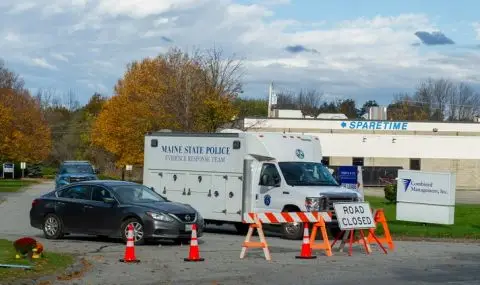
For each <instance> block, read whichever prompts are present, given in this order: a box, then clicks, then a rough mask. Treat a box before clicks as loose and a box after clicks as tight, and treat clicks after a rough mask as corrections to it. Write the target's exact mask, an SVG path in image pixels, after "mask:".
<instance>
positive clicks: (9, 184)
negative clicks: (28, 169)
mask: <svg viewBox="0 0 480 285" xmlns="http://www.w3.org/2000/svg"><path fill="white" fill-rule="evenodd" d="M37 183H38V181H37V180H20V179H18V180H16V179H0V192H4V193H12V192H17V191H18V190H20V189H22V188H23V187H28V186H31V185H33V184H37Z"/></svg>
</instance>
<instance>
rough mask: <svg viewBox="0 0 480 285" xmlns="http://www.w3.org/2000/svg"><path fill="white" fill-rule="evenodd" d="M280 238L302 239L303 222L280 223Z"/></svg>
mask: <svg viewBox="0 0 480 285" xmlns="http://www.w3.org/2000/svg"><path fill="white" fill-rule="evenodd" d="M282 238H284V239H290V240H301V239H303V223H286V224H282Z"/></svg>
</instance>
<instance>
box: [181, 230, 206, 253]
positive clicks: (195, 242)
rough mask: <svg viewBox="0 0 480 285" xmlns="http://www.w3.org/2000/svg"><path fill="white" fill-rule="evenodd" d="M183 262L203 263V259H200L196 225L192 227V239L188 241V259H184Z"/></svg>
mask: <svg viewBox="0 0 480 285" xmlns="http://www.w3.org/2000/svg"><path fill="white" fill-rule="evenodd" d="M184 260H185V261H204V260H205V259H204V258H201V257H200V252H199V249H198V240H197V225H196V224H193V225H192V238H191V240H190V253H189V255H188V258H184Z"/></svg>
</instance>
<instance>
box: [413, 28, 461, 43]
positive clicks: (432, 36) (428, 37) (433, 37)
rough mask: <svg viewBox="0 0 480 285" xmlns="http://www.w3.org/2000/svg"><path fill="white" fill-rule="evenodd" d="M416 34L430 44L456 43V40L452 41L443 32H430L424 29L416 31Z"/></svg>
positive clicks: (423, 41)
mask: <svg viewBox="0 0 480 285" xmlns="http://www.w3.org/2000/svg"><path fill="white" fill-rule="evenodd" d="M415 35H416V36H417V37H418V38H419V39H420V40H421V41H422V43H424V44H426V45H429V46H434V45H453V44H455V42H454V41H452V40H451V39H450V38H447V36H445V35H444V34H443V33H441V32H432V33H429V32H424V31H418V32H416V33H415Z"/></svg>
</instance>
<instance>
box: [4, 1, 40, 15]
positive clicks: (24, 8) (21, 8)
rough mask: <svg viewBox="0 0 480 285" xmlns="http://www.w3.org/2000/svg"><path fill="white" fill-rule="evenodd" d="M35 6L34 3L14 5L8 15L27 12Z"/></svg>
mask: <svg viewBox="0 0 480 285" xmlns="http://www.w3.org/2000/svg"><path fill="white" fill-rule="evenodd" d="M35 6H37V4H35V2H23V3H18V4H15V5H14V6H13V7H12V8H11V9H10V10H9V11H8V14H20V13H23V12H25V11H27V10H30V9H33V8H34V7H35Z"/></svg>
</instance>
